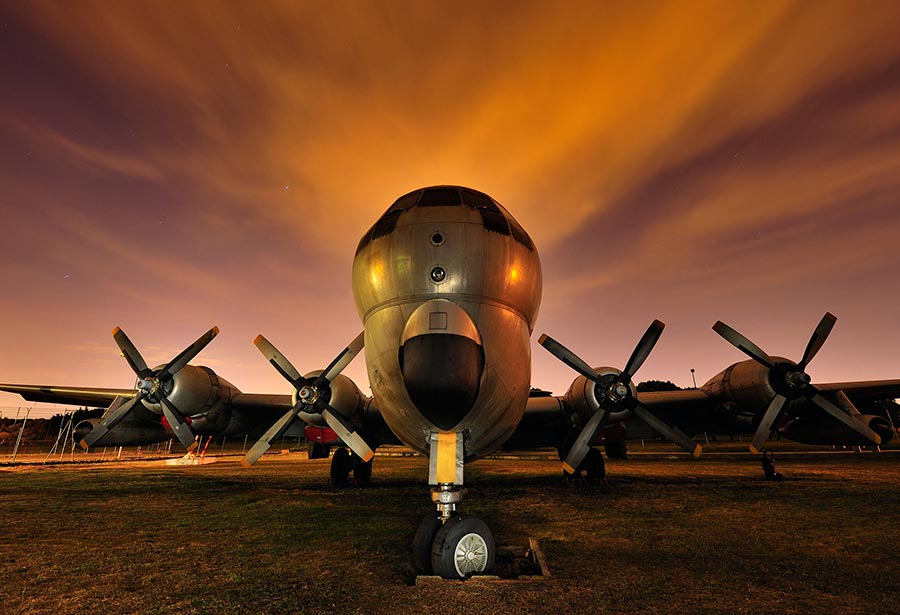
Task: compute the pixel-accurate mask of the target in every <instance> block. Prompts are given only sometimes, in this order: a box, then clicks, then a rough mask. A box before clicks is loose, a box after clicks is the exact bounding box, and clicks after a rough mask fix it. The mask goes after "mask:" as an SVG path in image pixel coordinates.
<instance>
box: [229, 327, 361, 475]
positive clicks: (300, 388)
mask: <svg viewBox="0 0 900 615" xmlns="http://www.w3.org/2000/svg"><path fill="white" fill-rule="evenodd" d="M364 340H365V335H364V333H360V334H359V335H357V336H356V339H354V340H353V341H352V342H350V345H349V346H347V347H346V348H344V350H343V351H341V352H340V354H338V356H337V357H335V359H334V360H333V361H332V362H331V363H330V364H329V365H328V367H326V368H325V371H323V372H322V373H321V374H320V375H318V376H312V377H310V378H305V377H303V376H302V375H301V374H300V372H298V371H297V368H295V367H294V366H293V365H292V364H291V362H290V361H288V360H287V358H286V357H285V356H284V355H283V354H281V352H279V350H278V349H277V348H275V346H273V345H272V343H271V342H269V340H267V339H266V338H265V337H263V336H262V335H258V336H257V337H256V339H255V340H253V343H254V344H255V345H256V348H257V349H258V350H259V351H260V352H261V353H262V355H263V356H264V357H266V359H268V360H269V363H271V364H272V366H273V367H274V368H275V369H276V370H277V371H278V373H279V374H281V375H282V376H283V377H284V379H285V380H287V381H288V382H290V383H291V386H293V387H294V390H295V391H297V402H296V403H295V404H294V406H293V407H292V408H291V409H290V410H288V411H287V412H286V413H285V414H284V415H283V416H282V417H281V418H280V419H278V420H277V421H275V424H274V425H272V426H271V427H270V428H269V429H268V431H266V433H264V434H263V435H262V437H261V438H260V439H259V440H257V441H256V444H254V445H253V446H252V447H251V448H250V450H249V451H247V454H246V456H244V458H243V459H242V460H241V463H242V464H243V465H244V467H247V468H249V467H250V466H252V465H253V464H254V463H256V462H257V461H258V460H259V458H260V457H262V456H263V453H265V452H266V451H267V450H269V448H270V447H271V446H272V442H273V441H274V440H277V439H278V438H280V437H281V435H282V434H283V433H284V432H285V431H287V429H288V427H290V425H291V423H292V422H293V421H294V419H295V418H297V415H298V414H300V412H309V413H321V414H322V416H323V418H324V419H325V422H326V423H328V426H329V427H331V429H333V430H334V432H335V433H336V434H337V435H338V436H339V437H340V438H341V440H343V441H344V444H346V445H347V446H349V447H350V449H351V450H352V451H353V452H354V453H356V454H357V455H358V456H359V457H361V458H362V459H363V461H369V460H370V459H372V457H373V456H374V454H375V453H374V452H373V451H372V448H371V447H370V446H369V445H368V444H366V441H365V440H363V438H362V436H360V435H359V433H357V432H356V431H355V429H354V428H353V425H352V424H351V423H350V422H349V421H348V420H347V419H346V418H344V416H343V415H341V413H340V412H338V411H337V410H335V409H334V408H332V407H331V405H329V403H328V400H329V398H330V397H331V382H332V381H333V380H334V379H335V378H337V376H338V374H340V373H341V372H342V371H344V368H346V367H347V366H348V365H349V364H350V362H351V361H352V360H353V359H354V358H355V357H356V355H357V354H359V351H360V350H362V348H363V344H364Z"/></svg>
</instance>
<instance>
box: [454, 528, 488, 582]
mask: <svg viewBox="0 0 900 615" xmlns="http://www.w3.org/2000/svg"><path fill="white" fill-rule="evenodd" d="M487 558H488V546H487V543H486V542H485V541H484V538H482V537H481V536H480V535H479V534H476V533H474V532H473V533H470V534H466V535H465V536H463V537H462V538H461V539H460V541H459V543H457V545H456V552H455V553H454V558H453V559H454V562H455V564H456V571H457V572H458V573H459V575H460V576H461V577H466V576H468V575H470V574H472V573H473V572H483V571H484V569H485V568H486V567H487Z"/></svg>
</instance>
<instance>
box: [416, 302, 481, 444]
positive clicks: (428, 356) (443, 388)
mask: <svg viewBox="0 0 900 615" xmlns="http://www.w3.org/2000/svg"><path fill="white" fill-rule="evenodd" d="M400 370H401V373H402V375H403V383H404V384H405V385H406V391H407V392H408V393H409V397H410V399H411V400H412V402H413V404H415V406H416V408H417V409H418V410H419V412H421V413H422V416H423V417H425V418H426V419H427V420H428V421H430V422H431V424H432V425H434V426H436V427H437V428H438V429H442V430H450V429H452V428H453V427H455V426H456V425H458V424H459V423H460V421H462V420H463V418H464V417H465V416H466V414H468V413H469V410H471V409H472V406H473V405H474V404H475V400H476V399H477V398H478V389H479V386H480V384H481V373H482V372H483V371H484V348H483V347H482V345H481V335H480V333H479V332H478V327H476V326H475V323H474V322H473V321H472V318H471V317H470V316H469V314H468V313H467V312H466V311H465V310H464V309H462V308H461V307H460V306H459V305H457V304H455V303H454V302H452V301H449V300H447V299H432V300H431V301H426V302H425V303H423V304H422V305H420V306H419V307H418V308H416V310H415V311H414V312H413V313H412V315H411V316H410V317H409V320H408V321H407V322H406V326H405V327H404V329H403V336H402V338H401V340H400Z"/></svg>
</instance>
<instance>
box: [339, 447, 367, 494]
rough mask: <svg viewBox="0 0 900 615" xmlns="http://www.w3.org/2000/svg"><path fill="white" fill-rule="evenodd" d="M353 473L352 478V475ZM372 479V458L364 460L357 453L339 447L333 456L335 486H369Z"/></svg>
mask: <svg viewBox="0 0 900 615" xmlns="http://www.w3.org/2000/svg"><path fill="white" fill-rule="evenodd" d="M351 474H352V475H353V478H352V480H351V478H350V475H351ZM371 481H372V460H371V459H370V460H369V461H363V460H362V459H361V458H360V457H359V456H358V455H356V453H351V452H350V451H348V450H347V449H346V448H344V447H338V448H336V449H335V450H334V454H333V455H332V456H331V476H330V479H329V482H330V483H331V485H332V486H333V487H349V486H351V485H355V486H357V487H367V486H368V485H369V483H370V482H371Z"/></svg>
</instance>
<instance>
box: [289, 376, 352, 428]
mask: <svg viewBox="0 0 900 615" xmlns="http://www.w3.org/2000/svg"><path fill="white" fill-rule="evenodd" d="M323 371H325V370H321V369H317V370H313V371H311V372H309V373H308V374H304V375H303V377H304V378H315V377H316V376H320V375H321V374H322V372H323ZM297 399H298V391H297V390H296V389H295V390H294V393H293V395H292V400H293V402H294V404H296V403H297ZM365 401H366V397H365V395H363V394H362V392H361V391H360V390H359V387H357V386H356V383H354V382H353V381H352V380H350V378H348V377H347V376H345V375H343V374H338V375H337V377H335V379H334V380H332V381H331V397H330V398H329V399H328V405H330V406H331V407H332V408H334V409H335V410H337V412H338V414H340V415H341V416H343V417H345V418H348V419H349V418H351V417H353V415H355V414H357V413H359V412H361V411H362V408H363V406H364V404H365ZM299 416H300V418H301V419H303V420H304V421H306V422H307V423H309V424H311V425H317V426H319V427H327V426H328V423H326V422H325V419H324V418H323V417H322V414H321V413H319V412H301V413H300V415H299Z"/></svg>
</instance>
